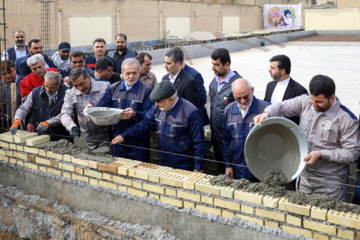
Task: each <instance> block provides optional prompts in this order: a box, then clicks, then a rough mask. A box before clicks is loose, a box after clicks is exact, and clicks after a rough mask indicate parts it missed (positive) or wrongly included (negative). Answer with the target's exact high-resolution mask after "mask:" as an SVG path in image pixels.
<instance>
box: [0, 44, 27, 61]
mask: <svg viewBox="0 0 360 240" xmlns="http://www.w3.org/2000/svg"><path fill="white" fill-rule="evenodd" d="M14 49H15V54H16V59H18V58H21V57H25V56H26V47H25V46H24V49H23V50H20V49H19V48H18V47H17V46H16V44H15V45H14ZM1 60H2V61H5V60H9V55H8V54H7V53H6V59H5V51H4V52H3V53H2V56H1Z"/></svg>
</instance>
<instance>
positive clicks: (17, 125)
mask: <svg viewBox="0 0 360 240" xmlns="http://www.w3.org/2000/svg"><path fill="white" fill-rule="evenodd" d="M18 129H20V130H23V129H24V128H23V125H22V124H21V121H20V120H19V119H15V120H14V122H13V124H12V125H11V127H10V132H11V134H12V135H14V134H15V133H16V131H17V130H18Z"/></svg>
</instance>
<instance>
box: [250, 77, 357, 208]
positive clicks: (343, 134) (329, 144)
mask: <svg viewBox="0 0 360 240" xmlns="http://www.w3.org/2000/svg"><path fill="white" fill-rule="evenodd" d="M309 91H310V95H309V96H307V95H305V94H304V95H301V96H298V97H296V98H293V99H289V100H285V101H283V102H280V103H276V104H273V105H270V106H268V107H267V108H265V110H264V113H263V114H261V115H258V116H256V117H255V118H254V123H255V124H257V123H259V125H261V124H262V122H263V121H264V120H265V119H266V118H269V117H274V116H281V117H294V116H295V117H300V124H299V126H300V128H301V129H302V130H303V131H304V134H305V136H306V139H307V141H308V145H309V154H308V155H307V156H306V157H305V158H304V161H305V162H306V164H307V166H306V167H305V169H304V171H303V172H302V173H301V175H300V176H299V177H298V179H297V182H296V191H300V192H303V193H306V194H312V193H319V194H325V195H328V196H330V197H333V198H335V199H337V200H340V201H344V202H347V201H348V195H347V193H348V191H347V185H346V184H347V182H348V175H349V165H350V163H354V162H355V161H356V160H357V158H358V157H359V154H360V140H359V139H360V138H359V130H358V126H359V122H358V120H357V118H356V116H355V115H354V114H353V113H352V112H351V111H350V110H349V109H347V108H346V107H345V106H343V105H341V103H340V100H339V99H338V98H337V97H336V96H335V83H334V81H333V80H332V79H331V78H330V77H328V76H323V75H317V76H315V77H313V78H312V79H311V81H310V84H309Z"/></svg>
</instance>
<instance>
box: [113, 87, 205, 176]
mask: <svg viewBox="0 0 360 240" xmlns="http://www.w3.org/2000/svg"><path fill="white" fill-rule="evenodd" d="M150 99H151V101H153V102H156V105H154V106H153V107H152V108H151V109H150V110H149V111H148V112H147V113H146V114H145V116H144V119H143V120H142V121H141V122H139V123H137V124H136V125H134V126H133V127H131V128H128V129H126V130H124V131H123V132H122V133H121V135H118V136H117V137H116V138H115V139H114V140H113V144H117V143H122V142H124V139H127V138H131V137H132V136H135V135H138V134H141V133H143V132H146V131H148V130H157V131H158V146H159V151H160V152H159V163H160V164H161V165H163V166H168V167H173V168H180V169H184V170H190V171H195V172H202V171H203V170H202V169H203V165H204V161H203V160H201V158H204V157H205V155H206V152H207V148H206V141H205V137H204V130H203V126H202V121H201V117H200V113H199V110H198V109H197V108H196V107H195V106H194V105H193V104H192V103H190V102H189V101H187V100H185V99H182V98H181V97H178V96H177V92H176V89H175V86H174V85H173V84H172V83H171V82H170V81H162V82H160V83H159V84H158V85H156V87H155V88H154V90H153V92H152V93H151V95H150ZM125 142H126V140H125Z"/></svg>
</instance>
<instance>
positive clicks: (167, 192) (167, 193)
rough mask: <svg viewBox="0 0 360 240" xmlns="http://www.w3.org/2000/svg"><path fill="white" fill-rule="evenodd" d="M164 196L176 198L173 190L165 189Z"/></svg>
mask: <svg viewBox="0 0 360 240" xmlns="http://www.w3.org/2000/svg"><path fill="white" fill-rule="evenodd" d="M165 194H166V195H170V196H174V197H176V190H175V189H170V188H166V190H165Z"/></svg>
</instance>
